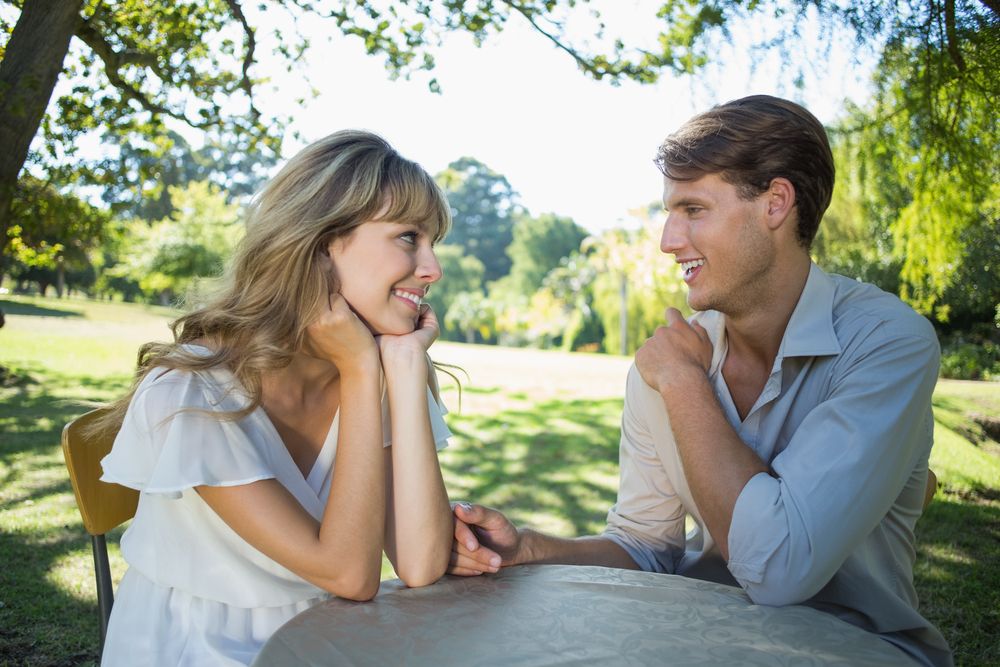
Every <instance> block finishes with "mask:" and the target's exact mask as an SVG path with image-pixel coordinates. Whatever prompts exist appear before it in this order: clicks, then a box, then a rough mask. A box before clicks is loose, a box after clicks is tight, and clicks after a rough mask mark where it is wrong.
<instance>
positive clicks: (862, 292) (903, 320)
mask: <svg viewBox="0 0 1000 667" xmlns="http://www.w3.org/2000/svg"><path fill="white" fill-rule="evenodd" d="M828 275H829V278H830V280H831V281H832V283H833V285H834V296H833V313H832V314H833V325H834V329H835V330H836V332H837V337H838V338H839V339H841V342H842V343H843V342H846V341H845V339H849V338H853V337H855V336H858V335H862V336H866V337H867V336H875V337H876V338H883V337H885V338H900V337H915V338H923V339H925V340H927V341H928V342H932V343H933V344H934V345H937V335H936V334H935V332H934V327H933V326H932V325H931V323H930V321H929V320H928V319H927V318H926V317H924V316H923V315H920V314H919V313H917V312H916V311H915V310H913V308H911V307H910V306H909V305H907V304H906V303H904V302H903V301H902V300H901V299H900V298H899V297H898V296H896V295H895V294H891V293H889V292H886V291H885V290H883V289H881V288H879V287H877V286H876V285H872V284H871V283H866V282H861V281H860V280H854V279H852V278H847V277H845V276H841V275H837V274H828Z"/></svg>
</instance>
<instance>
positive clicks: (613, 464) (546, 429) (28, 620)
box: [0, 296, 1000, 666]
mask: <svg viewBox="0 0 1000 667" xmlns="http://www.w3.org/2000/svg"><path fill="white" fill-rule="evenodd" d="M0 308H3V310H4V311H5V312H6V313H7V326H6V327H4V328H3V329H2V330H0V365H2V366H6V367H7V368H8V369H9V370H10V371H12V373H11V375H10V376H8V377H5V378H0V563H3V567H0V666H2V665H80V664H92V663H93V662H94V661H95V659H96V654H97V612H96V594H95V592H94V584H93V565H92V561H91V558H90V547H89V541H88V539H87V537H86V535H85V534H84V532H83V528H82V526H81V524H80V518H79V514H78V513H77V511H76V505H75V503H74V500H73V494H72V490H71V489H70V486H69V482H68V480H67V477H66V473H65V468H64V465H63V460H62V453H61V450H60V448H59V433H60V431H61V428H62V425H63V424H64V423H65V422H66V421H68V420H69V419H71V418H73V417H74V416H76V415H78V414H80V413H82V412H84V411H85V410H86V409H87V403H88V402H94V401H105V400H108V399H109V398H112V397H114V396H115V395H117V394H119V393H121V392H122V391H123V390H124V389H125V388H126V387H127V385H128V382H129V377H130V373H131V370H132V367H133V364H134V361H135V351H136V348H137V347H138V345H139V344H140V343H142V342H145V341H147V340H153V339H160V340H165V339H167V338H168V337H169V331H168V330H167V327H166V323H167V322H168V320H169V318H170V317H171V316H173V315H175V314H176V313H175V312H173V311H170V310H169V309H164V308H154V307H143V306H135V305H125V304H110V303H95V302H91V301H83V300H79V301H77V300H62V301H57V300H55V299H31V298H21V297H11V296H7V297H5V298H4V299H0ZM434 352H435V358H436V359H437V360H439V361H443V362H446V363H453V364H457V365H459V366H461V367H462V368H464V369H465V370H466V371H467V372H468V374H469V379H468V380H463V385H464V391H463V393H462V400H461V409H460V410H459V401H458V396H457V392H456V391H455V389H454V387H453V386H450V385H451V382H450V380H448V379H447V378H444V377H443V376H442V378H443V382H444V383H445V385H446V387H445V389H444V395H445V400H446V402H447V403H448V405H449V407H450V408H451V410H452V412H451V414H450V415H449V417H448V421H449V424H450V426H451V428H452V430H453V431H454V433H455V436H456V437H455V438H454V440H453V441H452V444H451V446H450V447H449V448H448V449H447V450H445V451H444V452H443V453H442V456H441V459H442V465H443V467H444V471H445V480H446V482H447V485H448V489H449V492H450V495H451V496H452V498H454V499H473V500H476V501H479V502H484V503H487V504H492V505H496V506H499V507H502V508H504V509H506V510H508V512H509V514H510V515H511V517H512V518H513V519H514V520H515V521H516V522H518V523H526V524H530V525H533V526H535V527H537V528H540V529H543V530H546V531H549V532H554V533H558V534H562V535H575V534H581V533H587V532H595V531H599V530H600V529H601V527H602V526H603V523H604V516H605V514H606V512H607V508H608V507H609V505H610V504H611V503H613V502H614V496H615V488H616V485H617V457H618V425H619V417H620V412H621V405H622V402H621V399H620V398H619V397H620V396H621V394H622V391H623V388H624V381H625V374H626V371H627V369H628V364H629V360H628V359H626V358H622V357H613V356H603V355H581V354H572V355H571V354H564V353H558V352H543V351H535V350H513V349H504V348H495V347H484V346H468V345H455V344H445V343H439V344H437V345H436V346H435V349H434ZM935 408H936V417H937V428H936V431H935V433H936V445H935V449H934V453H933V455H932V459H931V465H932V467H933V468H934V470H935V471H936V472H937V474H938V477H939V479H940V481H941V488H939V490H938V493H937V496H936V498H935V501H934V503H933V504H932V505H931V506H930V508H929V509H928V510H927V513H926V514H925V516H924V517H923V518H922V519H921V521H920V523H919V525H918V549H919V555H918V567H917V588H918V591H919V593H920V597H921V604H922V611H923V612H924V614H925V615H927V616H928V617H929V618H930V619H931V620H932V621H933V622H934V623H936V624H937V625H938V627H940V628H941V630H942V631H943V632H944V633H945V635H946V636H947V637H948V639H949V641H951V643H952V646H953V647H954V648H955V650H956V657H957V659H958V662H959V664H963V665H988V664H997V663H998V662H1000V566H998V565H997V562H998V560H1000V445H998V444H997V443H996V442H994V441H992V440H989V439H987V438H986V437H985V435H984V434H983V431H982V429H981V428H980V427H979V426H977V425H976V424H975V422H974V421H972V420H971V419H970V417H969V415H970V414H973V413H978V414H985V415H997V414H1000V383H992V384H987V383H974V382H956V381H941V382H940V383H939V385H938V389H937V392H936V393H935ZM117 537H118V536H117V535H114V536H113V540H112V542H113V544H112V551H113V554H112V555H113V562H112V566H113V568H114V569H115V571H116V572H117V573H118V574H119V575H120V573H121V572H122V571H123V569H124V564H123V562H122V561H121V559H120V558H119V557H118V555H117V549H116V545H115V544H114V542H115V541H116V540H117Z"/></svg>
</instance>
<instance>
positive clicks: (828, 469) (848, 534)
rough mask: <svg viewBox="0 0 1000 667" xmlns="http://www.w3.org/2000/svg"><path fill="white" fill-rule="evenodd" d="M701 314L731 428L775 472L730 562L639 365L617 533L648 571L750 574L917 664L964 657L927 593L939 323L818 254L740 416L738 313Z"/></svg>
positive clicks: (765, 592)
mask: <svg viewBox="0 0 1000 667" xmlns="http://www.w3.org/2000/svg"><path fill="white" fill-rule="evenodd" d="M692 319H693V320H696V321H698V322H700V323H701V325H702V326H704V327H705V329H706V330H707V331H708V333H709V336H710V338H711V340H712V343H713V349H714V352H713V357H712V363H711V368H710V370H709V378H710V381H711V383H712V386H713V388H714V390H715V394H716V397H717V398H718V400H719V403H720V405H721V406H722V409H723V410H724V412H725V414H726V417H727V418H728V420H729V423H730V424H731V425H732V426H733V428H734V429H736V431H737V433H738V434H739V436H740V439H742V440H743V442H744V443H746V444H747V446H749V447H751V448H752V449H753V450H754V451H755V452H756V453H757V455H758V456H759V457H760V458H761V459H762V460H763V461H764V462H766V463H767V464H768V465H769V466H770V467H771V470H772V471H773V473H774V476H771V475H768V474H764V473H761V474H758V475H756V476H754V477H753V478H751V479H750V481H749V482H748V483H747V484H746V486H745V487H744V488H743V490H742V492H741V493H740V495H739V498H738V499H737V501H736V506H735V508H734V511H733V519H732V525H731V527H730V530H729V536H728V543H729V556H730V558H729V562H728V564H727V563H726V562H725V561H724V560H723V558H722V556H721V554H720V552H719V549H718V546H717V545H716V542H715V540H714V539H713V538H712V535H711V534H709V533H708V531H707V530H706V528H705V524H704V522H703V521H702V518H701V514H700V512H699V511H698V506H697V505H696V504H695V502H694V498H693V497H692V495H691V490H690V489H689V488H688V484H687V481H686V479H685V477H684V471H683V469H682V467H681V461H680V455H679V453H678V451H677V447H676V443H675V442H674V438H673V434H672V432H671V429H670V420H669V416H668V414H667V411H666V408H665V406H664V403H663V399H662V397H661V396H660V395H659V393H658V392H656V391H655V390H653V389H652V388H650V387H649V386H648V385H646V384H645V382H643V380H642V378H641V377H640V375H639V373H638V371H637V370H636V369H635V367H634V366H633V368H632V369H631V370H630V372H629V377H628V385H627V389H626V396H625V411H624V414H623V417H622V435H621V450H620V457H621V473H620V474H621V481H620V487H619V491H618V500H617V503H616V504H615V505H614V506H613V507H612V508H611V510H610V512H609V513H608V527H607V531H606V536H607V537H609V538H610V539H612V540H614V541H615V542H616V543H618V544H619V545H620V546H622V547H623V548H624V549H625V550H626V551H627V552H628V553H629V555H630V556H631V557H632V559H633V560H635V562H636V563H637V564H638V565H639V566H640V567H641V568H642V569H644V570H649V571H654V572H668V573H676V574H682V575H685V576H690V577H697V578H701V579H709V580H712V581H718V582H722V583H729V584H734V585H736V584H738V585H740V586H742V587H743V589H744V590H745V591H746V592H747V594H748V595H749V596H750V597H751V599H752V600H753V601H754V602H756V603H758V604H767V605H787V604H807V605H810V606H813V607H816V608H818V609H820V610H823V611H826V612H830V613H833V614H835V615H837V616H839V617H841V618H843V619H844V620H846V621H848V622H850V623H852V624H854V625H859V626H861V627H863V628H865V629H867V630H869V631H871V632H875V633H878V634H880V635H882V636H883V638H884V639H886V640H887V641H890V642H892V643H893V644H895V645H897V646H898V647H899V648H901V649H902V650H903V651H905V652H906V653H907V654H909V655H910V656H912V657H913V658H914V659H916V660H917V661H918V662H921V663H923V664H930V665H951V664H952V658H951V652H950V650H949V649H948V645H947V643H946V642H945V640H944V638H943V637H942V636H941V634H940V633H939V632H938V631H937V630H936V629H935V628H934V627H933V626H931V625H930V623H928V622H927V621H926V620H925V619H924V618H923V617H921V616H920V614H919V613H918V612H917V595H916V592H915V590H914V588H913V562H914V559H915V550H914V535H913V529H914V526H915V525H916V522H917V519H918V518H919V517H920V514H921V510H922V504H923V497H924V489H925V486H926V480H927V459H928V456H929V454H930V449H931V444H932V441H933V430H934V418H933V415H932V413H931V394H932V392H933V390H934V384H935V382H936V380H937V373H938V364H939V359H940V350H939V347H938V343H937V338H936V337H935V335H934V331H933V328H932V327H931V326H930V324H929V323H928V322H927V320H925V319H924V318H923V317H921V316H919V315H917V314H916V313H915V312H914V311H913V310H912V309H910V308H909V307H908V306H906V305H905V304H903V303H902V302H901V301H900V300H899V299H897V298H896V297H895V296H893V295H890V294H887V293H886V292H883V291H882V290H879V289H878V288H876V287H873V286H871V285H867V284H864V283H859V282H856V281H853V280H850V279H847V278H844V277H842V276H836V275H827V274H826V273H824V272H823V271H822V270H820V269H819V268H818V267H817V266H815V265H813V266H812V267H811V269H810V272H809V277H808V280H807V281H806V285H805V288H804V289H803V292H802V295H801V296H800V298H799V302H798V304H797V305H796V307H795V310H794V312H793V313H792V317H791V319H790V320H789V322H788V327H787V328H786V330H785V334H784V337H783V338H782V341H781V346H780V348H779V350H778V355H777V357H776V358H775V361H774V366H773V368H772V370H771V374H770V377H769V378H768V380H767V383H766V384H765V386H764V389H763V391H762V392H761V394H760V397H759V398H758V399H757V402H756V403H755V404H754V406H753V407H752V408H751V409H750V412H749V413H748V414H747V416H746V418H745V419H742V420H741V419H740V417H739V415H738V413H737V410H736V407H735V405H734V404H733V400H732V398H731V396H730V394H729V389H728V387H727V386H726V382H725V379H724V378H723V374H722V365H723V362H724V361H725V358H726V353H727V351H728V346H727V342H726V335H725V318H724V316H723V315H722V314H721V313H718V312H715V311H706V312H703V313H698V314H696V315H695V317H694V318H692ZM688 515H690V517H691V519H692V521H693V528H692V530H691V531H690V532H688V531H686V530H685V520H686V517H687V516H688Z"/></svg>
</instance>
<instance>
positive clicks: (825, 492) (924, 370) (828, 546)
mask: <svg viewBox="0 0 1000 667" xmlns="http://www.w3.org/2000/svg"><path fill="white" fill-rule="evenodd" d="M927 328H928V329H929V327H927ZM852 347H853V349H845V350H844V353H843V354H841V355H840V357H839V358H838V359H837V360H836V361H835V362H834V363H835V364H836V365H837V367H836V372H835V373H834V375H833V377H832V379H831V382H830V385H829V388H828V390H827V391H828V394H827V396H826V399H825V400H822V401H821V402H819V404H818V405H816V407H814V408H813V409H812V410H811V411H810V412H809V413H808V414H807V415H806V416H805V417H804V419H803V420H802V421H801V423H800V424H799V426H798V428H797V429H796V430H795V433H794V435H793V436H792V437H791V439H790V441H789V442H788V444H787V446H786V447H785V449H784V450H783V451H782V452H781V453H779V454H778V455H777V456H775V457H774V459H773V460H772V462H771V468H772V470H773V472H774V476H771V475H767V474H763V473H762V474H758V475H756V476H754V477H753V478H751V479H750V481H749V482H748V483H747V484H746V486H745V487H744V488H743V490H742V492H741V493H740V495H739V498H738V499H737V501H736V506H735V508H734V511H733V518H732V523H731V526H730V530H729V542H728V544H729V563H728V565H729V570H730V572H732V574H733V576H734V577H735V578H736V580H737V581H739V583H740V584H741V585H742V586H743V588H744V589H745V590H746V591H747V593H748V594H749V595H750V597H751V598H752V599H753V600H754V601H755V602H757V603H760V604H769V605H785V604H796V603H799V602H802V601H804V600H807V599H809V598H810V597H812V596H813V595H815V594H816V593H817V592H818V591H819V590H820V589H821V588H822V587H823V586H825V585H826V584H827V582H829V581H830V579H831V578H832V577H833V575H834V574H835V573H836V572H837V570H838V569H839V568H840V567H841V565H842V564H843V563H844V561H845V560H846V559H847V557H848V556H849V555H850V554H851V553H852V552H853V551H854V550H855V549H856V548H857V547H858V545H859V544H860V543H861V542H862V541H863V540H864V539H865V537H866V536H867V535H869V534H870V533H871V532H872V531H873V530H874V529H875V527H876V526H877V525H878V524H879V522H880V521H882V519H883V518H884V517H885V516H886V514H887V513H888V512H889V510H890V508H891V507H892V505H893V503H894V502H895V501H896V499H897V497H898V496H899V494H900V491H901V490H902V489H903V487H904V485H905V483H906V481H907V479H908V477H909V476H910V474H911V472H912V471H913V468H914V465H915V464H916V463H917V462H918V460H919V458H920V457H926V456H927V454H928V451H929V447H930V443H931V441H932V436H931V433H930V432H929V431H932V430H933V417H932V414H931V410H930V401H931V394H932V392H933V390H934V384H935V382H936V379H937V371H938V362H939V359H940V350H939V348H938V344H937V341H936V339H935V338H934V336H933V333H932V332H931V333H925V334H924V335H919V333H917V334H914V333H901V332H900V331H898V330H897V331H886V330H884V328H883V329H876V331H874V332H871V333H869V334H868V335H867V336H866V337H865V339H864V340H862V341H860V342H856V343H855V344H852Z"/></svg>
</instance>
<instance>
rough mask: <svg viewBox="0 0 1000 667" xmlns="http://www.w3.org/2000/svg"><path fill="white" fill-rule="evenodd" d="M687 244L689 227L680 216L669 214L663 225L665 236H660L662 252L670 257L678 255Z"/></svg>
mask: <svg viewBox="0 0 1000 667" xmlns="http://www.w3.org/2000/svg"><path fill="white" fill-rule="evenodd" d="M686 243H687V225H686V224H684V222H683V221H682V220H679V219H678V216H676V215H672V214H668V215H667V219H666V220H665V221H664V223H663V235H662V236H660V250H661V251H662V252H665V253H667V254H670V255H676V254H677V253H678V252H679V251H680V250H681V249H682V248H683V247H684V245H685V244H686Z"/></svg>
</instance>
